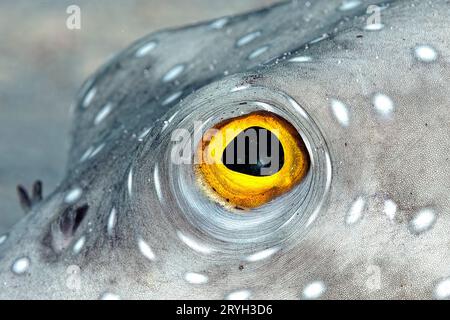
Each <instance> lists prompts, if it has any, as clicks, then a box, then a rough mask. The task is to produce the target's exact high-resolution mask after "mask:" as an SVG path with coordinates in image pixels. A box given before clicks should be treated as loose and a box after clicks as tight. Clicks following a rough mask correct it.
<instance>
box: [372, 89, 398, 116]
mask: <svg viewBox="0 0 450 320" xmlns="http://www.w3.org/2000/svg"><path fill="white" fill-rule="evenodd" d="M372 103H373V106H374V107H375V110H376V111H377V112H378V113H379V114H381V115H383V116H389V115H391V114H392V112H393V111H394V102H393V101H392V99H391V98H389V97H388V96H387V95H384V94H382V93H377V94H376V95H375V96H374V97H373V101H372Z"/></svg>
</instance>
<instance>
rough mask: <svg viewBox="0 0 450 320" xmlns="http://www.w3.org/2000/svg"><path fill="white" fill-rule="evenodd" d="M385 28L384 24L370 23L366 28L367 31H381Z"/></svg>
mask: <svg viewBox="0 0 450 320" xmlns="http://www.w3.org/2000/svg"><path fill="white" fill-rule="evenodd" d="M383 28H384V24H382V23H370V24H368V25H366V26H365V27H364V30H366V31H380V30H381V29H383Z"/></svg>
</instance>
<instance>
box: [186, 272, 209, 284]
mask: <svg viewBox="0 0 450 320" xmlns="http://www.w3.org/2000/svg"><path fill="white" fill-rule="evenodd" d="M184 280H186V281H187V282H189V283H192V284H205V283H207V282H208V277H207V276H205V275H203V274H200V273H195V272H187V273H186V274H185V275H184Z"/></svg>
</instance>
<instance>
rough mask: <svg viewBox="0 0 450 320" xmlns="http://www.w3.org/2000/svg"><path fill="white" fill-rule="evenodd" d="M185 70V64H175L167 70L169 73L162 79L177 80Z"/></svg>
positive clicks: (166, 80)
mask: <svg viewBox="0 0 450 320" xmlns="http://www.w3.org/2000/svg"><path fill="white" fill-rule="evenodd" d="M183 70H184V65H183V64H178V65H176V66H174V67H173V68H172V69H170V70H169V71H167V73H166V74H165V75H164V77H163V78H162V81H163V82H170V81H173V80H175V79H176V78H177V77H178V76H179V75H180V74H181V73H182V72H183Z"/></svg>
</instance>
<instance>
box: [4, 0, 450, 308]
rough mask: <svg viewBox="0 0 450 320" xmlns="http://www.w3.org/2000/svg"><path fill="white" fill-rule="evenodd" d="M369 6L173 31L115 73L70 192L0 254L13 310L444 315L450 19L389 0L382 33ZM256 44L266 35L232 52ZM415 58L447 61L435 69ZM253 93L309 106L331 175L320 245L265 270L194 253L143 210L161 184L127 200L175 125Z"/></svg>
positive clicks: (419, 4) (91, 103)
mask: <svg viewBox="0 0 450 320" xmlns="http://www.w3.org/2000/svg"><path fill="white" fill-rule="evenodd" d="M373 3H374V1H361V3H360V5H359V6H357V7H355V8H354V9H351V10H348V11H342V10H339V7H340V6H341V1H311V2H307V1H295V2H292V3H291V2H290V3H283V4H280V5H276V6H274V7H272V8H268V9H265V10H262V11H258V12H254V13H249V14H245V15H242V16H236V17H230V18H228V19H227V20H221V21H219V22H218V21H216V22H215V24H213V23H214V21H210V22H206V23H200V24H198V25H194V26H189V27H186V28H182V29H174V30H166V31H161V32H158V33H155V34H152V35H150V36H148V37H145V38H144V39H142V40H139V41H138V42H136V43H135V44H133V45H132V46H131V47H129V48H128V49H126V50H125V51H124V52H122V53H120V54H119V55H118V56H116V57H115V58H113V60H112V61H110V62H109V63H107V64H106V65H105V66H104V67H102V68H101V69H100V70H99V71H98V72H97V73H96V74H95V75H94V76H93V77H92V78H91V79H89V80H88V81H87V82H86V84H85V85H84V86H83V88H82V90H81V92H80V94H79V98H78V101H77V106H76V108H75V122H74V126H73V130H72V131H73V135H72V148H71V151H70V161H69V163H68V171H67V175H66V178H65V179H64V181H63V182H62V183H61V185H60V186H59V187H58V189H57V190H55V191H54V192H53V193H52V194H51V195H50V196H49V197H47V198H46V199H44V200H43V201H42V202H41V203H40V204H38V205H37V206H35V207H33V209H32V211H31V213H29V214H28V215H27V216H25V217H24V218H23V219H22V220H21V221H20V222H19V223H18V224H17V225H16V226H15V227H14V228H12V230H11V231H10V232H9V233H8V234H7V237H6V239H5V240H4V242H3V243H2V244H0V284H1V286H2V290H0V298H2V299H46V298H52V299H61V298H62V299H97V298H119V297H120V298H122V299H183V298H184V299H197V298H201V299H223V298H226V297H230V296H229V294H230V293H234V296H233V295H232V296H231V297H238V298H252V299H297V298H300V299H301V298H321V299H354V298H362V299H434V298H449V297H450V281H449V280H447V279H448V278H447V277H450V269H449V266H450V251H449V250H448V246H449V243H450V236H449V232H448V230H450V217H449V207H450V186H449V181H450V166H449V164H450V162H449V157H450V154H449V150H450V125H449V124H450V112H449V103H450V86H449V84H450V67H449V62H450V41H449V37H448V30H449V27H450V26H449V19H448V17H449V16H450V4H449V2H448V1H444V0H436V1H433V2H429V1H394V2H390V3H385V2H377V1H376V3H378V4H379V5H380V6H382V8H383V10H382V11H381V12H380V14H381V23H382V24H383V27H382V28H381V29H380V30H373V31H370V30H366V29H365V28H364V27H365V26H366V21H367V19H368V16H369V15H368V14H367V13H366V9H367V7H368V6H369V4H373ZM222 22H223V23H222ZM222 24H223V25H222ZM252 32H259V33H260V34H259V33H257V34H258V36H257V37H256V38H255V39H253V41H250V42H248V43H246V44H243V45H242V46H237V41H238V40H239V39H241V38H242V37H243V36H245V35H247V34H250V33H252ZM323 34H327V37H326V38H325V39H323V40H322V41H314V40H315V39H318V38H320V37H321V36H322V35H323ZM311 41H313V42H314V43H313V44H310V45H308V43H310V42H311ZM152 42H154V43H155V45H154V46H152V45H150V46H148V44H149V43H152ZM244 42H245V41H244ZM145 46H148V47H147V51H148V52H145V51H146V50H145V49H142V48H143V47H145ZM264 46H268V49H267V50H266V51H264V52H262V53H261V54H260V55H259V56H257V57H256V58H254V59H249V58H248V57H249V56H250V55H251V54H252V52H254V51H255V50H257V49H259V48H262V47H264ZM420 46H430V47H431V48H432V50H431V53H433V52H434V53H435V54H436V56H435V57H434V58H433V57H431V61H425V60H426V58H427V57H428V58H430V52H429V50H428V51H427V50H425V53H424V54H425V55H424V56H423V55H422V56H421V55H420V54H421V53H422V54H423V51H420V50H419V53H418V48H419V49H420V48H421V47H420ZM427 48H428V47H427ZM138 52H139V53H138ZM431 55H432V54H431ZM298 57H309V58H310V59H306V60H307V61H304V59H303V60H301V59H300V61H303V62H299V59H297V62H296V61H295V58H298ZM420 57H422V58H420ZM424 57H425V58H424ZM274 58H275V59H274ZM291 59H294V60H291ZM424 59H425V60H424ZM177 65H183V66H184V67H183V70H182V71H181V73H179V74H178V75H176V73H175V72H172V75H174V74H175V75H176V78H175V79H170V81H167V82H164V80H163V78H164V76H165V75H166V77H167V72H168V71H169V70H171V69H172V68H173V67H174V66H177ZM180 69H181V68H180ZM180 69H179V70H180ZM169 78H170V77H169ZM166 79H167V78H166ZM247 85H251V86H263V87H265V88H274V89H276V90H279V91H282V92H284V93H286V94H287V95H289V96H290V97H292V98H293V99H294V100H295V101H297V102H298V103H299V104H300V105H301V106H302V107H303V108H304V109H305V111H306V112H307V113H308V114H309V116H310V117H311V118H313V119H314V120H315V122H316V123H317V126H318V127H319V128H320V130H321V133H322V135H323V137H324V140H325V141H326V144H327V148H328V150H329V153H330V157H331V167H332V180H331V184H330V188H329V192H328V194H327V197H326V201H325V202H324V204H323V205H322V207H321V210H320V214H319V215H318V217H317V219H316V220H315V221H314V222H313V224H312V225H311V226H310V228H309V231H308V232H305V233H304V234H303V235H302V236H301V238H299V239H298V241H297V242H296V243H294V244H291V245H290V246H289V247H286V248H284V247H283V248H281V249H280V250H279V251H277V252H276V253H275V254H274V255H273V256H271V257H269V258H267V259H264V260H260V261H254V262H249V260H248V259H247V260H246V259H245V258H244V257H239V256H238V255H236V256H233V257H232V258H229V257H228V256H227V255H221V254H212V255H205V254H204V253H203V254H202V253H201V252H198V251H195V250H192V248H189V247H188V246H186V245H185V244H184V243H181V242H180V240H179V239H178V238H177V236H176V230H174V228H171V227H169V226H168V225H167V223H165V222H164V219H163V218H162V216H161V215H160V214H156V212H159V211H160V206H159V204H157V203H156V202H155V201H153V200H154V199H153V198H151V197H150V196H149V198H148V199H147V198H146V197H145V194H142V193H139V190H146V191H148V192H149V194H150V193H154V192H155V184H154V183H153V182H154V181H152V177H153V176H152V173H149V175H148V179H147V177H145V178H146V179H140V180H139V178H136V180H133V179H132V180H131V189H132V190H135V192H134V193H133V194H132V195H131V196H130V194H129V193H130V192H129V190H128V189H129V188H130V180H129V173H130V169H132V170H136V171H135V172H140V173H142V172H144V171H138V170H139V169H138V168H141V167H151V165H152V163H150V164H149V163H146V161H150V162H151V161H152V159H154V158H155V157H156V156H155V155H151V156H150V157H149V158H148V159H147V158H146V157H143V155H146V154H151V153H148V152H149V150H150V151H151V150H152V148H153V147H154V146H158V147H157V148H155V149H154V150H155V152H156V151H160V150H161V148H164V147H165V146H164V145H160V144H158V142H159V141H163V136H167V135H170V132H171V131H172V130H173V129H174V128H173V127H172V126H169V127H168V129H167V131H164V130H163V129H164V128H165V126H166V125H167V123H166V122H165V121H168V120H169V119H170V116H172V115H173V114H174V113H175V112H176V111H178V110H184V111H183V112H189V111H191V110H192V111H193V110H194V109H195V108H196V106H197V104H196V102H198V101H205V100H208V99H212V101H215V100H214V97H219V96H222V95H224V94H226V93H227V92H229V91H230V89H232V88H234V87H239V86H247ZM94 92H95V94H94ZM178 92H180V95H179V96H178V97H176V98H175V99H174V100H173V101H171V102H167V99H168V97H170V96H171V95H173V94H175V93H178ZM377 94H382V95H383V96H380V95H377ZM211 97H212V98H211ZM375 97H378V98H379V100H376V99H375ZM380 97H381V98H380ZM386 97H388V98H389V99H387V100H386ZM377 101H378V102H377ZM166 102H167V103H166ZM390 102H392V105H390ZM108 104H110V106H108ZM333 105H334V106H335V107H336V106H337V107H336V108H335V109H333V107H332V106H333ZM342 105H344V107H342ZM105 107H106V109H104V108H105ZM377 107H379V108H377ZM333 110H334V111H335V112H333ZM380 110H381V111H380ZM101 113H103V115H101ZM387 113H388V114H389V115H388V116H386V114H387ZM99 114H100V115H99ZM289 120H292V119H289ZM96 123H97V124H96ZM146 131H149V134H148V135H146V136H145V137H143V136H141V135H142V134H143V132H146ZM87 150H90V152H86V151H87ZM81 160H83V161H81ZM161 165H162V166H164V164H161ZM144 174H145V173H144ZM132 177H133V175H132ZM163 188H164V186H163ZM73 190H79V193H78V194H77V192H73ZM136 190H137V191H136ZM156 192H157V190H156ZM67 197H68V198H67ZM281 200H282V199H281ZM68 202H71V203H68ZM85 204H87V205H88V206H89V208H88V210H87V212H85V213H84V214H83V213H80V212H79V211H80V210H81V209H80V207H82V206H83V205H85ZM278 205H279V206H281V207H282V206H283V203H282V202H281V203H279V204H278ZM77 210H78V211H77ZM112 210H114V211H115V213H116V214H115V219H113V220H111V219H112V218H111V212H112ZM70 213H71V214H72V216H70ZM166 214H167V216H170V215H176V214H177V213H176V212H166ZM63 215H64V216H65V217H66V220H64V221H63V222H62V224H63V225H64V223H66V225H68V226H69V227H67V228H65V229H64V228H63V229H64V230H65V231H64V232H61V230H60V229H59V228H61V223H59V221H61V219H62V218H61V217H62V216H63ZM73 215H75V218H74V216H73ZM77 217H78V220H80V221H78V222H79V224H78V222H76V220H77V219H76V218H77ZM111 221H113V222H114V223H112V222H111ZM108 223H110V228H108ZM111 226H112V227H111ZM68 229H70V230H68ZM80 239H82V240H81V241H80ZM83 241H84V243H83ZM146 244H147V245H148V247H146ZM191 245H192V244H191ZM24 258H25V259H24ZM18 259H19V260H18ZM20 259H22V260H20ZM189 273H192V274H195V275H197V277H195V276H194V281H192V277H191V278H189V277H188V276H187V274H189ZM192 274H191V276H192ZM199 275H201V276H199ZM187 279H191V281H190V282H191V283H190V282H189V281H187ZM192 282H198V283H196V284H193V283H192Z"/></svg>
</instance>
